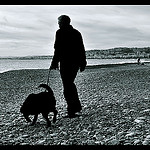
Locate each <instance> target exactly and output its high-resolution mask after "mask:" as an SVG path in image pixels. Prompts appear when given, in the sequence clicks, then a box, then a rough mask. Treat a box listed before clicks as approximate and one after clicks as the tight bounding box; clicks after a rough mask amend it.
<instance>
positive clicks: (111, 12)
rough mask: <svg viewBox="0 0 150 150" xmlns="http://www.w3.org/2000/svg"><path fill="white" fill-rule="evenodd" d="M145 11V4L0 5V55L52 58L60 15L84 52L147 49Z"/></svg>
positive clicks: (148, 33)
mask: <svg viewBox="0 0 150 150" xmlns="http://www.w3.org/2000/svg"><path fill="white" fill-rule="evenodd" d="M149 9H150V6H149V5H148V6H145V5H142V6H137V5H136V6H134V5H131V6H130V5H30V6H28V5H13V6H11V5H6V6H5V5H4V6H0V35H1V36H0V45H1V47H0V52H1V56H7V55H47V54H51V55H52V54H53V52H54V49H53V44H54V39H55V32H56V30H57V29H58V24H57V17H58V16H59V15H61V14H67V15H69V16H70V17H71V24H72V25H73V27H74V28H76V29H78V30H79V31H80V32H81V33H82V35H83V40H84V43H85V48H86V49H95V48H97V49H105V48H112V47H117V46H127V47H132V46H134V47H143V46H149V39H150V20H149V17H150V11H149Z"/></svg>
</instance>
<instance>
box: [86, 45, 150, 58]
mask: <svg viewBox="0 0 150 150" xmlns="http://www.w3.org/2000/svg"><path fill="white" fill-rule="evenodd" d="M86 57H87V58H101V59H103V58H105V59H106V58H137V57H140V58H150V47H144V48H128V47H118V48H112V49H106V50H88V51H86Z"/></svg>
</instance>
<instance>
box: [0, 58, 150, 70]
mask: <svg viewBox="0 0 150 150" xmlns="http://www.w3.org/2000/svg"><path fill="white" fill-rule="evenodd" d="M51 61H52V59H1V58H0V73H3V72H6V71H10V70H21V69H48V68H49V67H50V64H51ZM136 62H137V59H87V66H94V65H104V64H123V63H136ZM141 62H150V59H141Z"/></svg>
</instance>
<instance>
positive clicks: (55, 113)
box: [53, 110, 58, 123]
mask: <svg viewBox="0 0 150 150" xmlns="http://www.w3.org/2000/svg"><path fill="white" fill-rule="evenodd" d="M57 113H58V111H57V110H54V117H53V123H55V122H56V116H57Z"/></svg>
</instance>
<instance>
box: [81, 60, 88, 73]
mask: <svg viewBox="0 0 150 150" xmlns="http://www.w3.org/2000/svg"><path fill="white" fill-rule="evenodd" d="M86 65H87V62H86V61H85V62H84V63H82V64H81V65H80V71H81V72H82V71H84V70H85V67H86Z"/></svg>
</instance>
